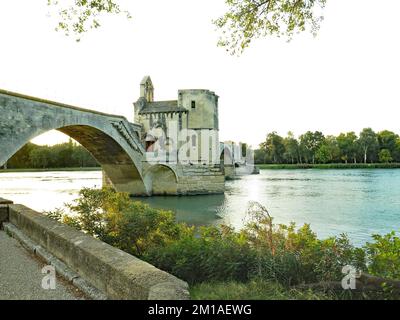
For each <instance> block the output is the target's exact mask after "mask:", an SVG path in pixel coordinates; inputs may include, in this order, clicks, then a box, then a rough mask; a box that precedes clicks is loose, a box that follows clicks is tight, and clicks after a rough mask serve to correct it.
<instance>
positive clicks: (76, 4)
mask: <svg viewBox="0 0 400 320" xmlns="http://www.w3.org/2000/svg"><path fill="white" fill-rule="evenodd" d="M47 2H48V5H49V6H55V7H57V8H58V9H59V11H58V13H59V16H60V21H59V23H58V26H57V27H56V30H57V31H62V32H64V33H65V34H66V35H67V36H69V35H70V34H74V35H75V36H76V37H77V41H79V40H80V35H82V34H83V33H85V32H86V31H88V30H89V29H97V28H98V27H100V22H99V19H98V17H99V16H100V15H101V14H125V15H126V16H127V17H128V18H131V16H130V14H129V12H128V11H125V10H122V9H121V8H120V6H119V5H118V3H117V2H116V1H115V0H74V1H70V0H68V1H62V0H61V1H60V0H47Z"/></svg>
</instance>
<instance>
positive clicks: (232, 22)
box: [214, 0, 326, 54]
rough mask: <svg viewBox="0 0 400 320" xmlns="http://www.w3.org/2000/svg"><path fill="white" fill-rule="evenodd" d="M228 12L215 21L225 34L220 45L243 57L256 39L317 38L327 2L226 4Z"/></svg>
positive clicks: (237, 0)
mask: <svg viewBox="0 0 400 320" xmlns="http://www.w3.org/2000/svg"><path fill="white" fill-rule="evenodd" d="M225 3H226V4H227V6H228V11H227V12H226V13H225V14H224V15H223V16H222V17H220V18H218V19H217V20H215V21H214V24H215V25H216V26H217V27H218V28H219V29H220V30H221V31H222V36H221V38H220V41H219V45H220V46H222V47H224V48H226V50H227V51H228V52H230V53H231V54H240V53H242V52H243V50H244V49H245V48H247V47H248V46H249V44H250V43H251V41H252V40H253V39H256V38H260V37H265V36H268V35H274V36H278V37H281V36H284V37H287V38H288V40H290V39H292V37H293V35H295V34H297V33H299V32H302V31H311V32H312V33H313V34H316V33H317V31H318V30H319V27H320V23H321V21H322V20H323V17H322V16H321V15H320V11H321V9H323V8H324V7H325V4H326V0H225Z"/></svg>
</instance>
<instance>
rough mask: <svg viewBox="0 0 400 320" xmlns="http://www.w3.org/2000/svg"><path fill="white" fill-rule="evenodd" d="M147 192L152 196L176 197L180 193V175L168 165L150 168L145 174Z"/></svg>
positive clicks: (157, 165)
mask: <svg viewBox="0 0 400 320" xmlns="http://www.w3.org/2000/svg"><path fill="white" fill-rule="evenodd" d="M145 183H146V186H147V190H150V192H151V194H152V195H176V194H177V193H178V174H177V173H176V171H175V170H174V169H173V168H172V167H170V166H168V165H166V164H156V165H153V166H151V167H149V168H148V169H147V170H146V173H145Z"/></svg>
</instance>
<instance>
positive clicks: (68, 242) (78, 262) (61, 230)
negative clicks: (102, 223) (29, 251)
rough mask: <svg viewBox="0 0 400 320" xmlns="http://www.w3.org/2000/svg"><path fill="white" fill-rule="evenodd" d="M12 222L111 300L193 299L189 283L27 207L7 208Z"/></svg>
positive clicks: (7, 205) (2, 210)
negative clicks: (190, 294)
mask: <svg viewBox="0 0 400 320" xmlns="http://www.w3.org/2000/svg"><path fill="white" fill-rule="evenodd" d="M4 206H5V207H7V211H4V207H2V209H0V216H1V212H3V213H4V212H7V216H8V220H9V221H10V223H12V224H13V225H14V226H16V227H17V228H18V229H19V230H20V231H21V232H22V233H23V234H24V235H26V236H27V237H29V238H30V239H31V240H32V241H33V242H35V243H37V244H38V245H40V246H41V247H43V248H44V249H45V250H47V251H48V252H49V253H50V254H52V255H53V256H55V257H56V258H58V259H60V260H61V261H62V262H64V263H65V264H66V265H67V266H68V267H69V268H71V269H72V270H73V271H75V272H76V273H77V274H79V276H81V277H82V278H83V279H84V280H86V281H87V282H89V283H90V284H91V285H93V286H94V287H95V288H97V289H98V290H100V291H101V292H103V293H104V294H105V295H106V296H107V297H108V298H109V299H121V300H141V299H143V300H145V299H151V300H181V299H189V298H190V297H189V293H188V285H187V283H186V282H184V281H182V280H179V279H178V278H176V277H174V276H172V275H170V274H168V273H166V272H164V271H161V270H159V269H157V268H155V267H154V266H152V265H150V264H148V263H146V262H144V261H142V260H140V259H138V258H136V257H134V256H132V255H129V254H127V253H125V252H123V251H121V250H119V249H116V248H114V247H112V246H110V245H108V244H106V243H104V242H102V241H99V240H97V239H95V238H93V237H91V236H89V235H86V234H84V233H83V232H80V231H77V230H75V229H73V228H71V227H69V226H67V225H63V224H61V223H58V222H56V221H54V220H52V219H50V218H47V217H46V216H44V215H42V214H40V213H38V212H35V211H33V210H31V209H29V208H27V207H25V206H23V205H18V204H6V205H4Z"/></svg>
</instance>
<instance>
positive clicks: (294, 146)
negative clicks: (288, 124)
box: [283, 131, 299, 163]
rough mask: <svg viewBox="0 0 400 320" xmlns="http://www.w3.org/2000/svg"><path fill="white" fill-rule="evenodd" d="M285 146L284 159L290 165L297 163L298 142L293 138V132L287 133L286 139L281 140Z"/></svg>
mask: <svg viewBox="0 0 400 320" xmlns="http://www.w3.org/2000/svg"><path fill="white" fill-rule="evenodd" d="M283 143H284V145H285V150H286V152H285V158H286V159H287V160H288V162H290V163H295V162H297V161H298V157H299V142H298V141H297V139H296V138H295V137H294V134H293V132H291V131H289V132H288V135H287V137H286V138H285V139H284V140H283Z"/></svg>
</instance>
